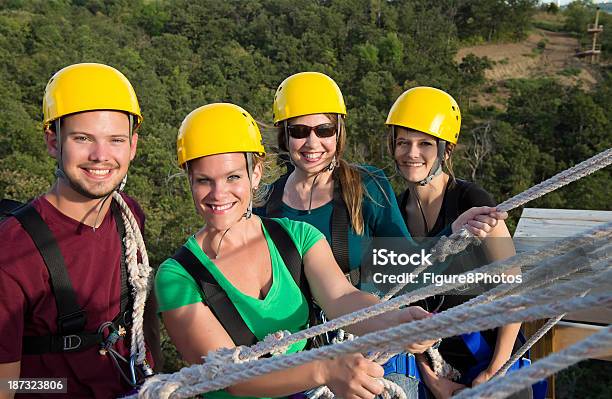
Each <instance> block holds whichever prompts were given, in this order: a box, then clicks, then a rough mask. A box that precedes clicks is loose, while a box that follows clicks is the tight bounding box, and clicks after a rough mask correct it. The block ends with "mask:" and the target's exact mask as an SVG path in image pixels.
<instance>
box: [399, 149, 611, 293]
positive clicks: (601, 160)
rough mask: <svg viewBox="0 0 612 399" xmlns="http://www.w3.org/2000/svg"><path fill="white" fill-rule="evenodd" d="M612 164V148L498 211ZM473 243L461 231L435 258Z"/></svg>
mask: <svg viewBox="0 0 612 399" xmlns="http://www.w3.org/2000/svg"><path fill="white" fill-rule="evenodd" d="M611 163H612V148H609V149H607V150H605V151H602V152H600V153H599V154H597V155H595V156H593V157H591V158H589V159H587V160H585V161H582V162H580V163H579V164H577V165H575V166H573V167H571V168H569V169H566V170H564V171H562V172H560V173H557V174H556V175H554V176H552V177H551V178H548V179H546V180H544V181H543V182H541V183H539V184H536V185H535V186H533V187H531V188H529V189H528V190H526V191H523V192H522V193H520V194H517V195H515V196H514V197H512V198H510V199H508V200H506V201H504V202H502V203H501V204H499V205H498V206H497V210H498V211H500V212H509V211H511V210H512V209H514V208H517V207H519V206H521V205H523V204H525V203H527V202H529V201H531V200H534V199H536V198H539V197H541V196H543V195H545V194H548V193H550V192H551V191H554V190H556V189H558V188H560V187H563V186H565V185H567V184H569V183H571V182H573V181H576V180H578V179H581V178H583V177H585V176H588V175H590V174H591V173H594V172H596V171H598V170H599V169H603V168H605V167H606V166H608V165H610V164H611ZM473 242H474V237H473V236H472V234H471V233H470V232H468V231H467V230H466V229H461V230H460V231H458V232H457V233H453V234H451V235H450V236H449V237H448V238H443V239H440V241H439V242H438V243H437V244H436V245H435V246H434V247H433V248H432V252H433V253H434V255H433V258H434V259H436V260H440V261H442V262H444V260H445V259H446V257H448V256H449V255H454V254H456V253H459V252H461V251H463V250H464V249H465V248H467V246H468V245H469V244H471V243H473ZM400 289H401V288H400ZM398 291H399V290H398Z"/></svg>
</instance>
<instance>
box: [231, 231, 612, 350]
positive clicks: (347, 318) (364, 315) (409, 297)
mask: <svg viewBox="0 0 612 399" xmlns="http://www.w3.org/2000/svg"><path fill="white" fill-rule="evenodd" d="M610 238H612V223H607V224H605V225H602V226H597V227H594V228H592V229H590V230H588V231H585V232H583V233H580V234H577V235H575V236H573V237H567V238H563V239H560V240H558V241H555V242H552V243H550V244H547V245H545V246H542V247H541V248H538V249H535V250H532V251H530V252H524V253H522V254H517V255H515V256H513V257H511V258H508V259H504V260H502V261H497V262H493V263H491V264H489V265H485V266H482V267H480V268H478V269H475V270H473V271H472V272H473V273H476V272H478V273H486V274H495V273H502V272H504V271H507V270H511V269H514V268H517V267H522V266H525V265H529V264H537V263H538V262H541V261H542V260H543V259H545V258H547V257H552V256H557V255H560V254H562V253H564V251H567V250H575V249H576V248H578V247H580V246H582V245H588V244H591V242H592V241H593V240H605V239H610ZM560 266H561V267H567V266H570V265H560ZM463 285H464V284H462V283H459V282H456V283H450V284H446V285H445V286H435V285H431V286H428V287H422V288H419V289H417V290H415V291H414V292H412V293H409V294H404V295H402V296H399V297H397V298H393V299H391V300H389V301H387V302H381V303H378V304H376V305H373V306H370V307H367V308H364V309H361V310H358V311H356V312H353V313H350V314H346V315H344V316H340V317H338V318H336V319H333V320H330V321H328V322H326V323H324V324H319V325H316V326H313V327H310V328H308V329H306V330H303V331H299V332H297V333H294V334H292V335H290V336H289V337H286V338H283V339H282V340H280V341H279V342H278V345H283V346H287V345H292V344H294V343H296V342H299V341H301V340H303V339H309V338H312V337H315V336H317V335H320V334H325V333H326V332H329V331H333V330H337V329H340V328H344V327H347V326H350V325H352V324H355V323H358V322H361V321H364V320H366V319H368V318H370V317H374V316H378V315H380V314H383V313H386V312H388V311H391V310H395V309H398V308H400V307H402V306H406V305H409V304H411V303H414V302H417V301H419V300H421V299H425V298H427V297H430V296H433V295H436V294H439V293H443V292H445V291H448V290H451V289H454V288H457V287H461V286H463ZM272 349H273V348H272V347H270V346H269V345H266V344H263V343H262V342H258V343H257V344H255V345H253V346H252V347H249V348H244V349H243V351H242V355H241V358H242V359H245V360H246V359H256V358H258V357H260V356H263V355H265V354H266V353H269V352H270V351H271V350H272Z"/></svg>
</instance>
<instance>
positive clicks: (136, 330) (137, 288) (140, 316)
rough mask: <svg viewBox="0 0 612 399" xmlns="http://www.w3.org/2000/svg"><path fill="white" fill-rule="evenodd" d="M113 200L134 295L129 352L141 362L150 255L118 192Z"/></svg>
mask: <svg viewBox="0 0 612 399" xmlns="http://www.w3.org/2000/svg"><path fill="white" fill-rule="evenodd" d="M113 199H114V200H115V201H117V204H119V207H120V208H121V218H122V219H123V223H124V224H125V237H124V239H123V240H124V242H125V248H126V251H125V252H126V253H125V261H126V263H127V269H128V274H129V280H130V285H131V286H132V289H133V297H134V303H133V307H132V329H131V333H132V334H131V336H132V339H131V348H130V353H131V355H132V356H134V355H135V356H136V364H138V365H143V364H144V363H145V358H146V347H145V339H144V329H143V320H144V308H145V302H146V300H147V295H148V292H149V288H150V284H149V275H150V273H151V267H150V266H149V257H148V255H147V249H146V248H145V244H144V240H143V238H142V233H141V232H140V227H139V226H138V222H137V221H136V218H135V217H134V215H133V213H132V210H131V209H130V207H129V206H128V205H127V203H126V202H125V201H124V199H123V197H122V196H121V194H119V193H118V192H116V191H115V192H113ZM138 253H140V259H141V261H140V262H138Z"/></svg>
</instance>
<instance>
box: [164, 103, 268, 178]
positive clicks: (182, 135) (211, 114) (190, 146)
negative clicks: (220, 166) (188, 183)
mask: <svg viewBox="0 0 612 399" xmlns="http://www.w3.org/2000/svg"><path fill="white" fill-rule="evenodd" d="M228 152H255V153H258V154H260V155H265V153H266V150H265V149H264V146H263V143H262V139H261V133H260V132H259V127H258V126H257V123H256V122H255V120H254V119H253V117H252V116H251V115H250V114H249V113H248V112H247V111H245V110H244V109H242V108H241V107H239V106H237V105H234V104H229V103H215V104H208V105H204V106H202V107H200V108H197V109H195V110H193V111H191V113H190V114H189V115H187V117H186V118H185V119H184V120H183V123H182V124H181V127H180V129H179V134H178V138H177V140H176V153H177V156H178V163H179V165H180V166H181V167H183V165H185V163H186V162H187V161H191V160H192V159H196V158H200V157H205V156H207V155H214V154H224V153H228Z"/></svg>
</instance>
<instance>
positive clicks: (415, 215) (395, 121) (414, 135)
mask: <svg viewBox="0 0 612 399" xmlns="http://www.w3.org/2000/svg"><path fill="white" fill-rule="evenodd" d="M386 124H387V125H388V126H389V127H390V134H389V149H390V151H391V155H392V156H393V158H394V160H395V163H396V165H397V169H398V171H399V172H400V174H401V176H402V177H403V178H404V179H405V180H406V182H407V188H406V190H405V191H404V192H403V193H402V194H401V195H400V196H399V199H398V203H399V206H400V211H401V213H402V216H403V218H404V220H405V221H406V225H407V227H408V230H409V231H410V234H411V235H412V236H413V237H435V236H437V235H438V234H440V232H441V231H442V230H443V229H444V227H445V226H447V225H449V224H451V223H453V222H454V221H455V220H456V219H457V218H458V217H459V216H460V214H461V213H462V212H465V211H466V210H468V209H470V208H471V207H476V206H489V207H493V206H495V201H494V200H493V198H492V197H491V195H490V194H489V193H487V192H486V191H485V190H483V189H482V188H480V187H479V186H478V185H476V184H474V183H470V182H467V181H464V180H460V179H456V178H455V177H454V175H453V172H452V164H451V154H452V152H453V150H454V148H455V146H456V144H457V139H458V137H459V129H460V127H461V113H460V110H459V106H458V105H457V102H456V101H455V100H454V99H453V98H452V97H451V96H450V95H448V94H447V93H445V92H443V91H442V90H438V89H435V88H433V87H416V88H413V89H410V90H408V91H406V92H404V93H403V94H402V95H401V96H400V97H399V98H398V99H397V100H396V101H395V103H394V104H393V107H392V108H391V110H390V111H389V116H388V118H387V122H386ZM514 254H515V252H514V245H513V243H512V239H511V238H510V234H509V232H508V229H507V228H506V225H505V223H504V222H503V221H502V222H500V223H498V224H497V225H496V226H495V227H494V228H493V229H492V230H491V231H490V232H489V233H488V237H487V239H486V240H484V241H483V244H482V245H481V246H479V247H470V248H468V249H467V250H465V251H464V252H463V253H462V254H460V255H459V256H456V257H454V258H453V260H452V261H451V263H450V265H449V267H448V269H447V271H446V272H445V273H447V274H450V273H456V274H459V273H462V272H465V271H468V270H473V269H475V268H477V267H479V266H482V265H484V264H487V263H490V262H492V261H495V260H500V259H505V258H508V257H510V256H513V255H514ZM473 297H474V295H468V292H467V291H466V292H457V291H455V292H451V293H449V294H448V295H438V296H435V297H431V298H427V300H425V301H422V302H421V303H419V304H420V305H421V306H423V307H424V308H426V309H427V310H429V311H442V310H446V309H448V308H451V307H453V306H457V305H459V304H461V303H464V302H466V301H467V300H469V299H471V298H473ZM519 328H520V323H517V324H510V325H507V326H504V327H501V328H499V329H495V330H488V331H484V332H482V333H473V334H464V335H463V336H461V337H451V338H448V339H445V340H443V341H442V344H441V346H440V348H439V350H440V353H441V354H442V357H443V358H445V359H446V360H447V361H448V362H449V363H450V364H451V365H452V366H453V367H455V369H457V370H458V371H459V372H460V373H461V378H459V379H457V380H456V381H452V380H449V379H446V378H441V377H437V376H436V375H435V374H434V373H433V372H432V370H431V368H430V367H429V365H428V363H427V362H426V361H424V359H422V358H421V356H417V358H418V359H419V365H420V366H421V374H422V376H423V380H424V381H425V383H426V385H427V386H428V387H429V389H430V390H431V393H433V395H434V396H435V397H436V398H438V399H440V398H447V397H449V396H451V395H452V394H453V393H454V392H457V391H458V390H461V389H464V388H465V387H466V386H474V385H478V384H481V383H483V382H485V381H487V380H488V379H489V378H491V377H492V376H493V375H494V374H495V373H496V372H497V370H499V369H500V368H501V367H502V366H503V365H504V363H505V362H506V360H508V359H509V357H510V355H511V352H512V349H513V346H514V344H515V340H516V338H517V334H518V331H519ZM475 344H476V345H475ZM470 348H472V349H470ZM474 348H479V350H478V351H477V353H472V352H473V351H474ZM485 348H488V353H486V356H485V355H484V354H483V353H484V351H485ZM483 356H484V357H486V359H484V358H483Z"/></svg>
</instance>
